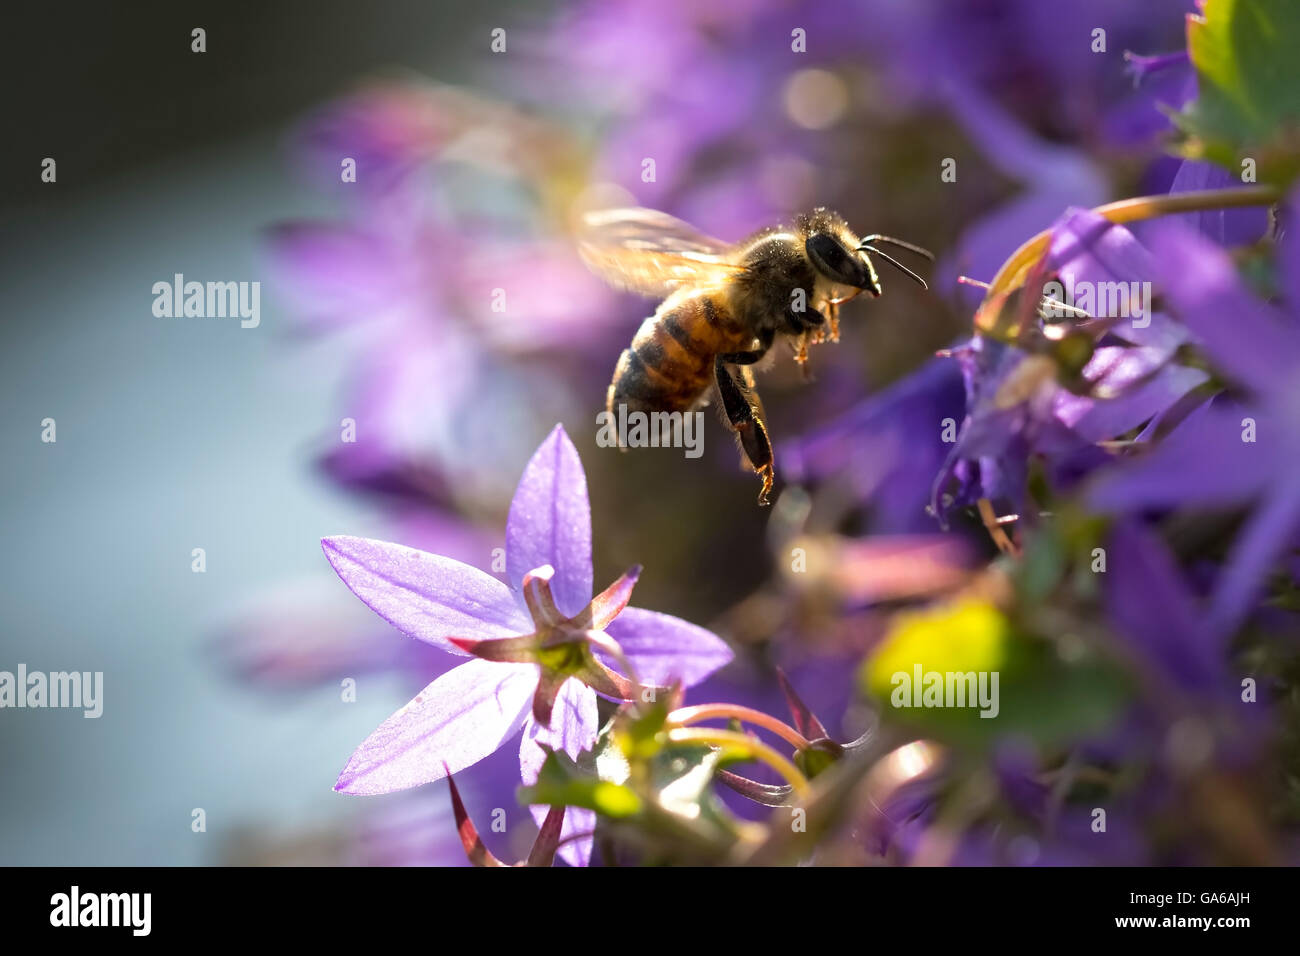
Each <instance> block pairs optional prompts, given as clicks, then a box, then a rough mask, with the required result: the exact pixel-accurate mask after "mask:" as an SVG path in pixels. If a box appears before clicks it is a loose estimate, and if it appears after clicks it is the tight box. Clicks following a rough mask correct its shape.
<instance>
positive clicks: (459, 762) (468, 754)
mask: <svg viewBox="0 0 1300 956" xmlns="http://www.w3.org/2000/svg"><path fill="white" fill-rule="evenodd" d="M536 686H537V668H536V667H535V666H534V665H532V664H518V665H516V664H495V663H492V662H491V661H480V660H473V661H469V662H468V663H466V664H461V665H460V666H459V667H457V668H455V669H454V670H450V671H448V672H447V673H446V674H443V675H442V676H441V677H439V678H438V679H437V680H436V681H434V682H433V683H432V684H430V685H429V686H427V687H426V688H424V690H422V691H420V693H419V694H417V695H416V696H415V699H414V700H412V701H411V702H410V703H408V704H407V705H406V706H405V707H403V708H402V709H401V710H399V711H398V712H397V713H395V714H393V716H391V717H389V718H388V719H387V720H385V721H384V722H383V723H382V724H380V725H379V727H378V729H376V730H375V732H374V733H372V734H371V735H370V736H369V737H367V738H366V739H365V742H364V743H362V744H361V746H360V747H358V748H357V750H356V752H355V753H354V754H353V755H352V757H351V759H350V760H348V765H347V766H346V767H344V768H343V772H342V773H341V774H339V779H338V782H337V783H335V784H334V789H335V790H337V791H339V792H340V793H355V794H375V793H391V792H392V791H394V790H406V789H407V788H409V787H418V786H419V785H420V784H424V783H431V782H433V781H434V780H441V779H442V778H443V777H445V776H446V775H447V771H448V768H450V771H451V772H452V773H459V772H460V771H461V770H464V769H465V768H466V767H468V766H470V765H471V764H475V763H477V762H478V761H480V760H482V759H483V758H484V757H486V756H487V755H488V754H490V753H492V752H493V751H495V750H497V749H498V748H500V746H501V745H502V744H503V743H505V742H506V741H507V740H509V739H510V738H511V737H513V736H514V735H515V734H516V733H518V731H519V728H520V727H522V726H523V723H524V717H525V714H526V713H527V710H528V707H529V704H530V702H531V700H532V694H533V689H534V688H535V687H536Z"/></svg>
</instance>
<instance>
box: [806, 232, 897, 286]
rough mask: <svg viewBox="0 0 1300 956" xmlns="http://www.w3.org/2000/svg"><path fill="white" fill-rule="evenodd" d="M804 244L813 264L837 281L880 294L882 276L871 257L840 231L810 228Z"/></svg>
mask: <svg viewBox="0 0 1300 956" xmlns="http://www.w3.org/2000/svg"><path fill="white" fill-rule="evenodd" d="M803 247H804V251H805V252H807V253H808V259H809V261H810V262H812V264H813V268H815V269H816V270H817V271H818V272H820V273H821V274H822V275H824V276H825V277H826V278H828V279H830V280H831V281H832V282H834V283H835V284H836V285H846V286H850V287H852V288H854V289H864V290H866V291H867V292H870V293H871V294H872V295H874V296H878V295H880V279H879V277H878V276H877V275H876V270H875V268H873V267H872V265H871V260H869V259H868V258H867V257H866V256H865V255H864V254H863V253H861V252H859V251H858V250H857V249H855V248H854V247H853V246H850V245H848V244H847V243H846V242H845V241H844V240H843V239H842V238H841V237H840V236H839V235H837V234H836V233H833V232H822V231H815V232H810V233H809V234H808V238H807V239H805V240H804V244H803Z"/></svg>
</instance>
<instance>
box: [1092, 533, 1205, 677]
mask: <svg viewBox="0 0 1300 956" xmlns="http://www.w3.org/2000/svg"><path fill="white" fill-rule="evenodd" d="M1108 543H1109V546H1110V547H1109V550H1110V555H1111V557H1110V567H1109V568H1108V573H1107V574H1106V575H1105V582H1106V598H1107V605H1108V607H1109V610H1110V615H1111V618H1112V619H1113V620H1114V622H1115V626H1116V627H1117V628H1118V629H1119V630H1120V631H1121V632H1123V634H1124V635H1125V636H1126V637H1128V638H1129V640H1130V641H1131V642H1132V644H1133V647H1134V649H1135V650H1136V651H1137V652H1138V653H1139V654H1141V655H1142V656H1143V657H1144V658H1145V659H1146V660H1147V661H1148V662H1149V663H1151V664H1153V665H1155V667H1156V668H1157V669H1158V670H1159V671H1160V672H1161V673H1164V674H1167V675H1169V676H1170V677H1172V678H1173V679H1174V680H1176V681H1177V682H1178V683H1179V684H1181V685H1183V686H1184V687H1187V688H1188V689H1191V690H1195V691H1201V692H1209V691H1211V690H1212V689H1213V688H1214V684H1215V683H1216V681H1217V679H1218V676H1219V674H1220V670H1221V667H1222V655H1223V648H1222V647H1221V646H1219V643H1218V642H1217V641H1216V640H1215V638H1214V635H1213V632H1212V631H1211V630H1210V628H1208V627H1207V626H1206V619H1205V615H1204V614H1203V613H1202V612H1201V611H1200V609H1199V608H1197V607H1196V606H1195V604H1194V603H1193V601H1192V597H1191V595H1190V594H1189V592H1188V590H1187V588H1186V586H1185V585H1184V584H1183V582H1182V580H1181V578H1180V576H1179V573H1178V568H1177V567H1176V566H1175V565H1174V562H1173V560H1172V559H1171V558H1170V556H1169V552H1168V551H1167V550H1166V549H1165V548H1164V546H1163V545H1162V544H1160V542H1159V541H1157V540H1156V539H1155V538H1154V537H1153V536H1152V535H1151V534H1150V533H1149V532H1147V531H1144V530H1141V529H1140V528H1138V527H1137V526H1136V525H1132V524H1120V525H1118V526H1117V527H1116V528H1115V530H1114V532H1113V533H1112V534H1111V538H1110V541H1109V542H1108Z"/></svg>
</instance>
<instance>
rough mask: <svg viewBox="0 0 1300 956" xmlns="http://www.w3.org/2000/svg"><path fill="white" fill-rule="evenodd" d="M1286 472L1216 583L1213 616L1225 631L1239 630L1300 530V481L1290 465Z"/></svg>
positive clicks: (1253, 517) (1211, 609)
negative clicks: (1294, 476) (1282, 480)
mask: <svg viewBox="0 0 1300 956" xmlns="http://www.w3.org/2000/svg"><path fill="white" fill-rule="evenodd" d="M1282 474H1283V478H1284V484H1283V485H1282V487H1281V488H1279V489H1277V490H1276V491H1275V492H1274V493H1273V494H1272V495H1270V496H1269V497H1268V498H1267V499H1266V500H1265V501H1264V503H1263V505H1262V506H1261V507H1260V508H1259V509H1258V510H1256V511H1255V513H1254V514H1253V515H1251V517H1250V521H1249V522H1247V524H1246V526H1245V528H1244V529H1243V530H1242V532H1241V534H1240V535H1239V536H1238V538H1237V540H1236V542H1234V544H1233V546H1232V551H1231V552H1230V553H1229V554H1228V558H1227V561H1226V562H1225V564H1224V569H1223V574H1222V577H1221V578H1220V579H1219V582H1218V584H1216V585H1215V588H1214V596H1213V598H1212V599H1211V603H1210V618H1211V620H1212V621H1213V623H1214V626H1215V627H1216V628H1218V629H1219V630H1220V631H1222V632H1223V633H1232V632H1233V631H1235V630H1236V629H1237V626H1238V625H1239V624H1240V623H1241V620H1242V618H1243V617H1244V616H1245V615H1246V613H1247V612H1248V611H1249V610H1250V608H1251V605H1252V604H1253V603H1254V600H1255V598H1256V597H1257V596H1258V593H1259V589H1260V585H1261V584H1263V582H1264V578H1265V575H1266V574H1267V573H1268V569H1269V568H1270V567H1272V565H1273V562H1274V561H1275V560H1277V558H1278V557H1279V556H1280V555H1281V554H1282V553H1283V551H1284V550H1286V548H1287V546H1288V545H1289V544H1292V543H1293V542H1294V541H1295V540H1296V536H1297V531H1298V530H1300V482H1297V481H1296V480H1295V479H1294V478H1293V477H1290V468H1288V471H1287V472H1283V473H1282ZM1287 478H1289V480H1286V479H1287Z"/></svg>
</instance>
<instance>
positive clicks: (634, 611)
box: [605, 607, 733, 687]
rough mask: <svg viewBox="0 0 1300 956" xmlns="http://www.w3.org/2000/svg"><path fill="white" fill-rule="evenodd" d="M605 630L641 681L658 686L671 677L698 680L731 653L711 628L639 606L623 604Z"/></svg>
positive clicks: (689, 682) (689, 683)
mask: <svg viewBox="0 0 1300 956" xmlns="http://www.w3.org/2000/svg"><path fill="white" fill-rule="evenodd" d="M605 633H606V634H608V635H609V636H610V637H612V638H614V640H616V641H618V643H619V646H620V647H622V648H623V653H625V654H626V655H627V656H628V659H629V660H631V662H632V666H633V667H635V668H636V669H637V676H638V677H640V678H641V680H642V681H645V682H648V683H652V684H658V685H659V686H661V687H667V686H668V685H669V684H671V683H672V682H673V681H674V680H680V681H681V682H682V683H684V684H685V685H686V686H688V687H690V686H693V685H695V684H698V683H699V682H700V681H702V680H704V678H706V677H708V676H709V675H710V674H712V673H713V672H714V671H716V670H717V669H718V668H719V667H722V666H723V665H725V664H727V663H729V662H730V661H731V658H732V656H733V655H732V653H731V648H729V647H728V646H727V645H726V642H724V641H723V640H722V638H720V637H718V636H717V635H716V634H714V633H713V632H711V631H706V630H705V629H704V628H702V627H697V626H696V625H694V624H690V623H688V622H686V621H683V620H682V619H681V618H676V617H673V616H672V615H670V614H660V613H658V612H657V611H646V610H643V609H642V608H638V607H629V608H625V609H624V610H623V613H622V614H620V615H619V616H618V617H616V618H614V620H613V622H612V623H611V624H610V625H609V627H607V628H605Z"/></svg>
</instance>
